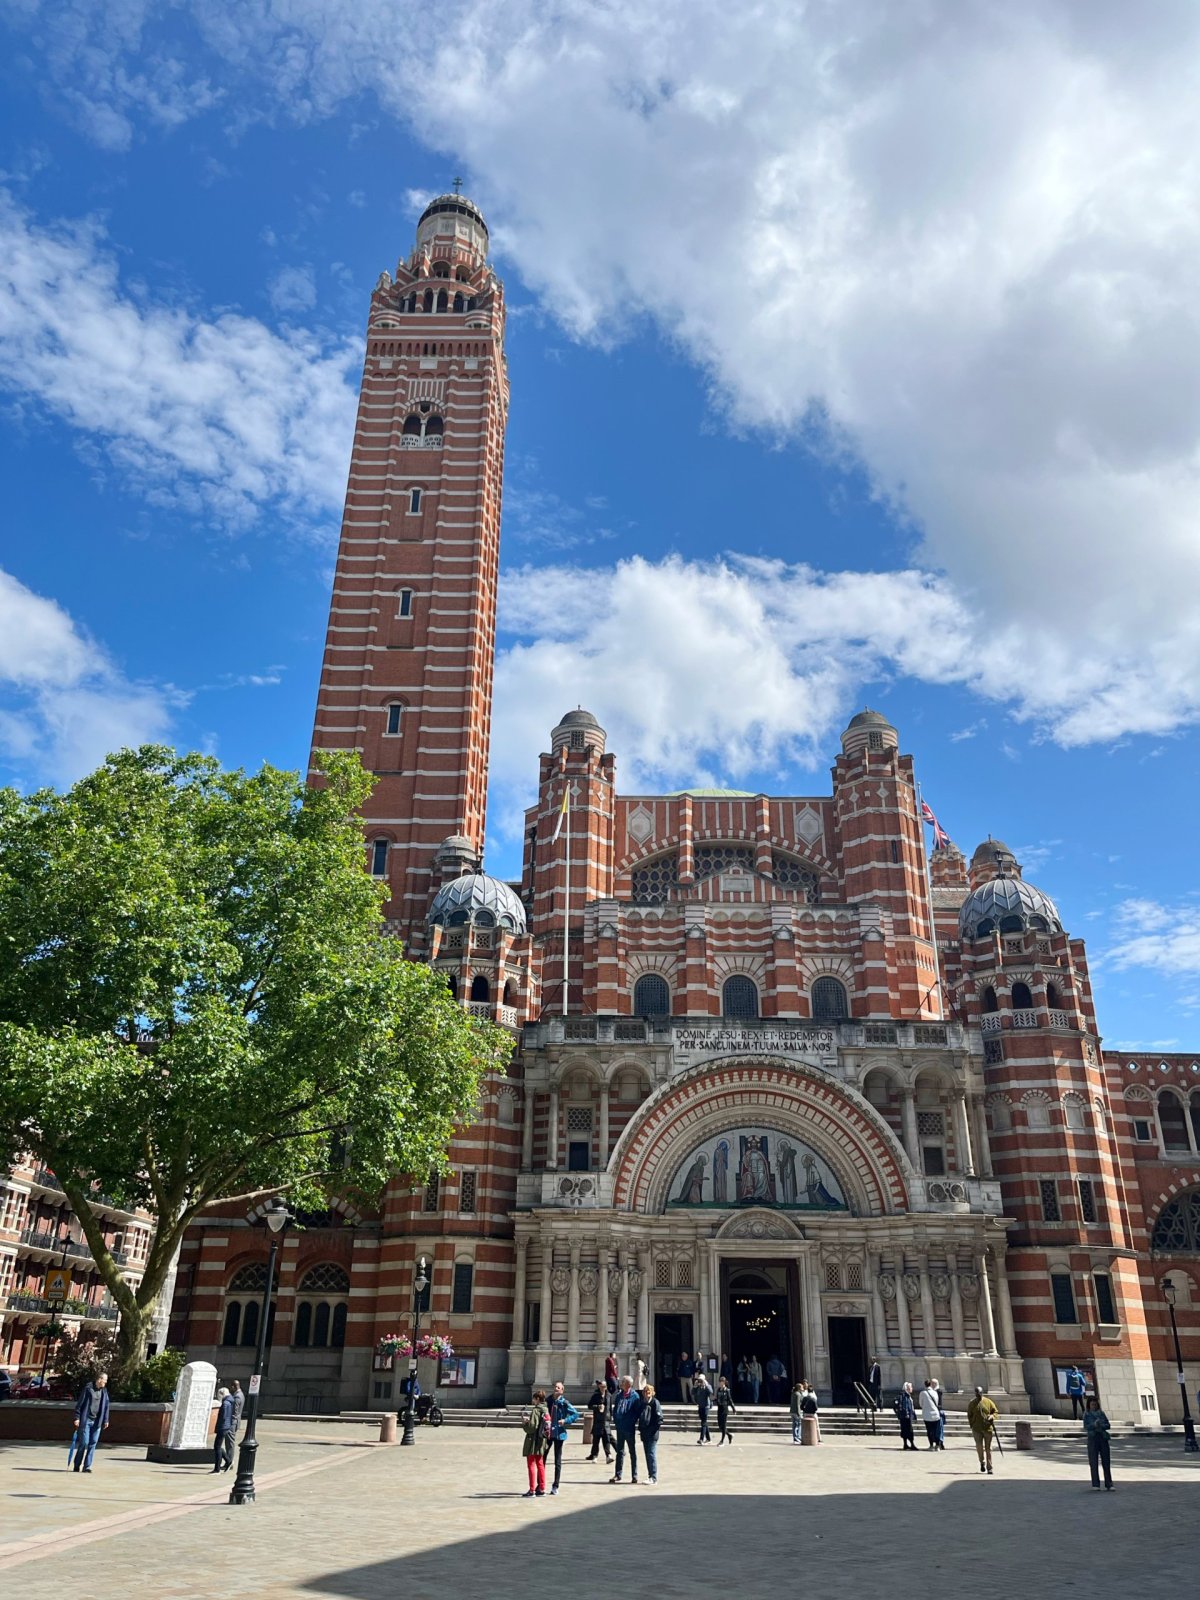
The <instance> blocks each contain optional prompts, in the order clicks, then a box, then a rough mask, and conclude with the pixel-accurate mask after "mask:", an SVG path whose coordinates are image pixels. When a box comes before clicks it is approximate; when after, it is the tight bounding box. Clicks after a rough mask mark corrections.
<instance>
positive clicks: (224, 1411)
mask: <svg viewBox="0 0 1200 1600" xmlns="http://www.w3.org/2000/svg"><path fill="white" fill-rule="evenodd" d="M216 1398H217V1428H216V1433H215V1435H214V1437H213V1471H214V1472H225V1471H227V1470H228V1468H229V1467H230V1466H232V1464H233V1396H232V1395H231V1394H230V1392H229V1390H228V1389H226V1388H224V1387H222V1388H220V1389H218V1390H217V1396H216Z"/></svg>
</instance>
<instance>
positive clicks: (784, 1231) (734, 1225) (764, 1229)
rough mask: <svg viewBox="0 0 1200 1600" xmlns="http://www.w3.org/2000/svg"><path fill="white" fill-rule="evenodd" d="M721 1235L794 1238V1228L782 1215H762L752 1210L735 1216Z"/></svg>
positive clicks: (753, 1237)
mask: <svg viewBox="0 0 1200 1600" xmlns="http://www.w3.org/2000/svg"><path fill="white" fill-rule="evenodd" d="M721 1236H722V1238H725V1239H794V1238H795V1237H796V1230H795V1229H794V1228H789V1227H788V1225H787V1223H786V1222H785V1221H784V1220H783V1218H782V1217H771V1216H764V1215H763V1214H762V1213H761V1212H757V1211H756V1212H754V1213H753V1214H752V1215H750V1216H746V1217H735V1218H734V1219H733V1221H732V1222H731V1223H730V1224H729V1225H728V1227H726V1228H722V1230H721Z"/></svg>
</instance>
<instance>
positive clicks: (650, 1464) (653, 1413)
mask: <svg viewBox="0 0 1200 1600" xmlns="http://www.w3.org/2000/svg"><path fill="white" fill-rule="evenodd" d="M662 1425H663V1408H662V1403H661V1401H660V1400H659V1399H658V1397H657V1396H656V1395H655V1393H654V1385H653V1384H652V1383H648V1384H647V1385H646V1387H645V1388H644V1389H643V1390H642V1414H641V1416H640V1417H639V1418H638V1423H637V1426H638V1432H639V1433H640V1434H641V1436H642V1454H643V1455H644V1456H645V1458H646V1475H647V1477H648V1478H649V1479H650V1482H651V1483H657V1482H658V1436H659V1434H660V1433H661V1432H662Z"/></svg>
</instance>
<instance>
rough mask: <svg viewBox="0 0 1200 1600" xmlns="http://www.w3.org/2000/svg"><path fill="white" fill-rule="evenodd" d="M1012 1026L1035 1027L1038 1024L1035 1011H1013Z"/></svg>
mask: <svg viewBox="0 0 1200 1600" xmlns="http://www.w3.org/2000/svg"><path fill="white" fill-rule="evenodd" d="M1012 1025H1013V1027H1014V1028H1036V1027H1037V1025H1038V1019H1037V1012H1036V1011H1014V1012H1013V1014H1012Z"/></svg>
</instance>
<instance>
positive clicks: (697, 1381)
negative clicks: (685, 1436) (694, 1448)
mask: <svg viewBox="0 0 1200 1600" xmlns="http://www.w3.org/2000/svg"><path fill="white" fill-rule="evenodd" d="M712 1397H713V1391H712V1384H711V1383H709V1381H708V1378H707V1377H706V1376H705V1374H704V1373H703V1372H700V1371H697V1373H696V1376H695V1377H694V1378H693V1379H692V1399H693V1400H694V1401H695V1402H696V1410H697V1412H698V1413H699V1416H700V1437H699V1438H698V1439H697V1440H696V1443H697V1444H711V1443H712V1434H711V1433H709V1431H708V1408H709V1406H710V1405H711V1404H712Z"/></svg>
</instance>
